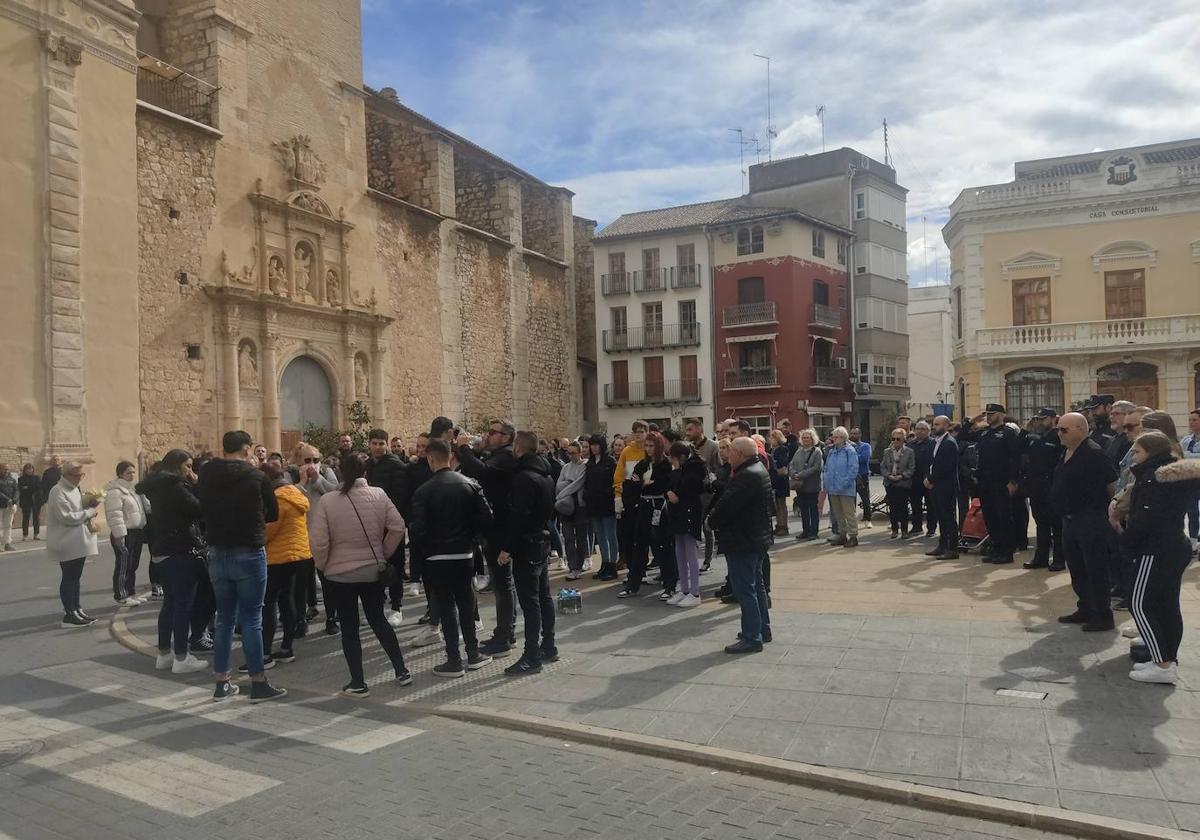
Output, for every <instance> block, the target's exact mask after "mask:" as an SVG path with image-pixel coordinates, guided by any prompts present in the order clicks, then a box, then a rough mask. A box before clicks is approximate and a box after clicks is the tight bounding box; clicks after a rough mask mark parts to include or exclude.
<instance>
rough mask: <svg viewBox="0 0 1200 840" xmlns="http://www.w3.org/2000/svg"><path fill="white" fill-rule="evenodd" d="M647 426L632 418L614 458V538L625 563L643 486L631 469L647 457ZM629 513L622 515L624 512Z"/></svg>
mask: <svg viewBox="0 0 1200 840" xmlns="http://www.w3.org/2000/svg"><path fill="white" fill-rule="evenodd" d="M648 428H649V427H648V426H647V425H646V422H645V421H644V420H634V421H633V426H632V429H631V433H630V435H629V438H628V440H626V441H625V448H624V449H622V450H621V457H620V458H618V459H617V468H616V470H614V471H613V493H614V495H615V499H614V503H615V505H616V509H617V541H618V543H619V546H620V549H621V561H622V562H627V558H628V557H629V553H630V551H632V549H633V532H634V526H635V524H636V522H637V516H636V515H635V514H636V511H637V506H638V501H639V500H640V499H641V497H642V486H641V484H639V483H638V482H637V481H635V480H634V475H633V468H634V467H636V466H637V465H638V462H639V461H641V460H642V459H643V458H645V457H646V449H645V446H644V444H645V443H646V431H647V429H648ZM626 510H628V511H629V515H628V516H625V515H624V513H625V511H626Z"/></svg>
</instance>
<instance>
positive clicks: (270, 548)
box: [262, 461, 312, 668]
mask: <svg viewBox="0 0 1200 840" xmlns="http://www.w3.org/2000/svg"><path fill="white" fill-rule="evenodd" d="M262 470H263V472H265V473H266V474H267V478H269V479H270V480H271V485H272V486H273V487H274V488H275V498H276V499H277V500H278V501H279V518H278V519H276V520H275V521H274V522H268V523H267V594H266V597H265V598H264V599H263V601H264V603H263V617H262V634H263V651H264V653H265V655H264V656H263V665H264V667H265V668H274V667H275V663H276V662H294V661H295V660H296V655H295V654H294V653H293V652H292V640H293V638H294V637H295V633H296V601H295V596H294V594H293V588H294V587H295V582H296V573H297V572H298V571H299V570H300V568H301V565H302V563H301V561H303V560H308V559H309V558H310V557H312V550H311V549H310V548H309V545H308V497H307V496H305V495H304V493H303V492H302V491H301V490H300V488H299V487H297V486H296V485H294V484H292V483H290V482H289V481H288V479H287V478H286V477H285V475H284V472H283V467H282V466H280V464H279V463H278V462H276V461H267V462H266V463H264V464H263V465H262ZM277 610H278V612H277ZM277 615H278V621H279V623H280V624H282V625H283V640H282V641H281V642H280V645H279V650H277V651H275V652H273V653H272V652H271V646H272V644H273V643H274V640H275V625H276V616H277Z"/></svg>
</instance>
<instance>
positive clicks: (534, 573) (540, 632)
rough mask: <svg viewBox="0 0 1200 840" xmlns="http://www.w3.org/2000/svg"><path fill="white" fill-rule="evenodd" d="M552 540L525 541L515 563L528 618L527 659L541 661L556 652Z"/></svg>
mask: <svg viewBox="0 0 1200 840" xmlns="http://www.w3.org/2000/svg"><path fill="white" fill-rule="evenodd" d="M549 557H550V543H549V541H548V540H547V541H544V542H542V541H537V542H533V541H530V542H526V543H524V544H522V545H521V546H520V547H519V548H518V549H517V553H516V555H515V556H514V557H513V560H512V564H511V565H512V572H513V580H514V581H515V582H516V585H517V600H518V601H519V602H520V604H521V614H522V615H523V616H524V618H525V653H524V656H525V659H526V660H527V661H529V662H540V661H541V656H542V651H547V652H550V651H554V650H555V645H554V599H553V598H551V597H550V568H549V565H548V563H547V560H548V559H549Z"/></svg>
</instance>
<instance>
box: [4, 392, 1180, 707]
mask: <svg viewBox="0 0 1200 840" xmlns="http://www.w3.org/2000/svg"><path fill="white" fill-rule="evenodd" d="M1188 422H1189V428H1190V433H1189V434H1188V435H1187V436H1186V437H1184V438H1183V439H1182V440H1180V439H1179V437H1178V435H1177V434H1176V429H1175V425H1174V423H1173V421H1172V418H1171V417H1170V415H1168V414H1166V413H1165V412H1160V411H1154V410H1152V409H1150V408H1149V407H1145V406H1135V405H1133V404H1131V403H1125V402H1121V401H1115V400H1113V399H1112V398H1111V397H1108V396H1106V395H1097V396H1094V397H1093V398H1092V399H1090V400H1089V401H1088V402H1087V403H1086V404H1085V405H1084V407H1083V409H1082V410H1081V412H1071V413H1066V414H1063V415H1062V416H1059V415H1058V412H1056V411H1055V410H1053V409H1050V408H1046V409H1041V410H1040V411H1038V412H1037V413H1036V414H1035V416H1034V417H1033V418H1031V420H1030V421H1029V423H1028V424H1027V426H1026V427H1025V428H1021V427H1019V426H1018V425H1017V424H1015V423H1013V422H1011V421H1010V420H1009V418H1008V416H1007V414H1006V412H1005V410H1004V407H1003V406H1001V405H998V404H990V405H988V406H987V407H986V410H985V411H984V413H983V414H981V415H979V416H978V417H976V418H974V419H972V420H971V421H970V422H968V423H965V424H963V425H961V426H960V425H958V424H954V423H952V422H951V421H950V419H949V418H947V417H944V416H939V417H934V418H932V421H929V422H927V421H925V420H919V421H917V422H915V423H913V422H912V421H911V420H910V419H909V418H906V417H902V418H900V419H899V421H898V422H897V425H896V428H895V429H894V430H893V431H892V432H891V434H890V436H889V445H888V446H887V447H886V448H884V450H883V451H882V453H879V455H878V457H877V458H876V457H874V454H875V453H873V452H872V449H871V446H870V444H869V443H867V442H866V441H864V440H863V439H862V435H861V434H860V432H859V430H858V429H846V428H845V427H840V426H839V427H837V428H834V429H833V430H832V431H830V432H829V433H828V435H826V436H825V438H824V440H822V437H821V435H819V434H818V432H817V431H816V430H814V429H801V430H799V431H793V430H792V428H791V426H790V423H789V422H788V421H787V420H784V421H783V422H781V423H780V424H779V427H778V428H776V429H773V430H771V431H770V433H769V434H768V435H767V436H765V437H764V436H763V435H760V434H755V433H754V430H753V429H752V428H751V426H750V425H749V424H748V423H747V422H746V421H744V420H737V419H730V420H726V421H723V422H721V423H720V424H718V427H717V429H716V431H715V435H714V436H713V437H709V436H708V435H707V434H706V432H705V429H704V426H703V424H702V423H701V422H699V421H698V420H691V421H688V422H687V423H686V424H685V425H684V428H683V430H682V432H680V431H676V430H674V429H670V428H658V427H657V426H655V425H653V424H650V423H646V422H643V421H635V422H634V423H633V424H632V427H631V429H630V431H629V433H628V434H627V435H625V434H618V435H616V436H614V437H613V439H612V440H611V441H610V440H608V439H607V438H606V437H605V436H603V435H592V436H581V437H579V438H577V439H574V440H572V439H566V438H564V439H561V440H545V439H539V438H538V437H537V436H536V435H534V434H533V433H531V432H528V431H518V430H517V429H516V428H515V427H514V426H513V425H512V424H511V423H509V422H507V421H504V420H500V419H497V420H493V421H492V422H491V423H489V424H488V429H487V432H486V434H485V435H482V436H472V435H469V434H466V433H464V432H463V431H462V430H461V429H459V428H458V427H457V426H456V425H455V424H454V423H453V422H452V421H451V420H449V419H447V418H445V417H438V418H435V419H434V420H433V421H432V423H431V425H430V430H429V432H427V433H422V434H421V435H420V436H418V438H417V439H416V440H415V441H413V443H412V445H411V446H405V444H404V442H403V441H402V440H401V439H400V438H399V437H389V435H388V434H387V433H386V432H385V431H383V430H381V429H373V430H371V431H370V433H369V434H368V435H367V439H366V447H365V448H366V451H365V452H362V451H358V450H357V449H356V448H355V446H354V442H353V439H352V438H351V437H350V436H349V435H345V436H342V437H341V438H340V439H339V440H338V448H337V452H336V454H334V455H332V456H330V457H323V455H322V453H321V452H320V451H318V450H317V449H316V448H315V447H313V446H312V445H310V444H307V443H301V444H300V445H298V446H297V447H296V448H295V449H294V451H293V452H292V453H290V456H289V457H287V458H285V457H284V456H283V455H282V454H281V453H272V452H268V451H267V450H266V448H265V447H263V446H261V445H259V446H255V445H254V444H253V442H252V441H251V438H250V436H249V435H248V434H246V433H245V432H241V431H234V432H229V433H227V434H226V435H225V436H224V439H223V442H222V449H223V452H222V453H221V455H220V456H217V457H214V456H212V455H210V454H203V455H195V456H193V455H192V454H191V453H189V452H187V451H186V450H182V449H177V450H172V451H171V452H168V453H167V454H166V455H164V456H163V458H162V460H161V461H159V462H157V463H155V464H154V465H152V466H151V468H150V469H149V471H148V474H147V475H146V477H145V478H143V479H142V480H141V481H140V482H139V481H137V479H136V468H135V466H134V465H133V464H132V463H130V462H128V461H122V462H121V463H119V464H118V465H117V467H116V476H115V477H114V478H113V479H112V480H110V481H109V482H108V483H107V484H106V485H105V489H104V493H103V494H102V495H99V494H88V493H83V492H81V491H80V482H81V481H82V479H83V477H84V470H83V467H82V466H80V465H78V464H66V465H61V464H59V463H58V462H57V461H55V462H54V463H52V465H51V467H50V468H49V469H48V470H47V471H46V472H45V473H44V474H43V475H41V476H36V475H35V474H34V471H33V468H32V466H30V465H26V467H25V469H23V470H22V474H21V476H20V479H19V480H18V481H13V480H10V479H12V478H13V477H12V476H10V475H9V474H8V473H7V470H4V471H3V472H0V502H3V501H4V500H5V499H8V500H9V502H8V506H9V507H15V506H17V505H19V506H20V507H21V509H22V510H23V511H25V510H27V509H28V510H29V515H28V516H27V517H25V518H26V519H27V523H26V525H32V527H33V529H34V535H35V538H36V537H37V536H38V535H39V525H38V515H37V512H38V511H37V509H38V508H40V506H41V505H42V504H43V502H42V500H43V499H44V500H45V501H44V504H45V506H46V508H47V528H48V533H47V539H48V542H47V550H48V553H49V554H50V556H51V558H53V559H55V560H56V561H58V563H59V565H60V567H61V579H60V597H61V600H62V604H63V611H64V614H63V618H62V626H63V627H86V626H88V625H90V624H91V623H92V622H93V621H94V619H93V618H92V617H91V616H90V615H88V613H87V612H85V611H84V610H83V609H82V607H81V605H80V603H79V601H80V596H79V579H80V575H81V573H82V570H83V565H84V562H85V558H87V557H89V556H93V555H95V554H97V546H96V542H97V533H98V531H99V528H98V527H97V526H98V523H97V516H98V514H99V511H100V509H101V506H103V510H104V513H105V520H106V521H107V523H108V528H109V540H110V542H111V544H112V548H113V554H114V567H113V577H112V586H113V598H114V600H115V601H116V602H117V603H118V604H121V605H124V606H136V605H138V604H141V603H144V602H145V601H146V600H148V598H158V599H160V600H161V604H160V611H159V618H158V649H159V655H158V658H157V661H156V667H157V668H159V669H160V670H170V671H172V672H173V673H177V674H179V673H192V672H198V671H202V670H207V669H208V668H209V667H210V663H209V662H206V661H205V660H204V659H202V658H201V657H202V656H208V657H211V668H212V672H213V674H214V680H215V688H214V700H223V699H227V698H229V697H232V696H234V695H235V694H237V693H238V685H237V684H236V683H235V682H233V681H232V680H231V676H232V673H231V652H232V647H233V639H234V636H235V635H238V636H240V638H241V646H242V650H243V654H244V658H245V662H244V664H243V665H242V666H241V667H240V669H239V670H240V671H241V672H242V673H245V674H248V675H249V677H250V691H249V694H250V701H251V702H261V701H264V700H271V699H274V698H276V697H281V696H283V695H284V694H285V693H286V692H285V690H284V689H282V688H278V687H275V686H273V685H272V684H271V683H270V682H269V681H268V679H267V677H266V671H268V670H270V669H271V668H273V667H275V665H276V664H277V663H290V662H292V661H294V660H295V658H296V653H295V642H296V640H297V639H300V638H302V637H304V636H305V635H307V634H308V628H309V623H310V622H312V621H315V620H316V619H317V617H318V616H319V615H320V610H319V609H318V606H321V607H322V608H323V610H324V615H325V631H326V633H327V634H328V635H330V636H340V639H341V644H342V650H343V654H344V656H345V660H346V663H347V668H348V671H349V676H350V681H349V682H348V683H347V684H346V685H345V686H344V687H343V689H342V692H343V693H344V694H347V695H349V696H364V695H366V694H368V693H369V688H368V684H367V680H366V674H365V673H364V670H363V657H362V643H361V637H360V627H361V626H362V625H363V624H365V625H366V626H369V627H370V629H371V631H372V633H373V634H374V635H375V637H376V639H377V640H378V641H379V643H380V645H381V647H382V648H383V650H384V652H385V653H386V654H387V656H388V658H389V660H390V662H391V665H392V669H393V672H394V677H395V679H396V680H397V681H398V683H399V684H400V685H407V684H408V683H410V682H411V681H412V675H411V674H410V672H409V671H408V669H407V667H406V665H405V661H404V655H403V652H402V650H401V645H400V643H399V641H398V639H397V636H396V632H395V631H396V628H398V627H399V626H400V625H401V623H402V621H403V616H402V612H401V608H402V605H403V601H404V597H405V595H406V594H408V595H409V597H410V598H411V597H414V596H418V595H421V594H423V595H424V596H425V610H424V614H423V615H422V616H421V618H420V622H419V623H420V624H421V625H423V630H422V631H421V632H420V633H419V634H418V636H417V637H416V638H415V639H413V640H412V644H413V645H414V646H424V645H429V644H434V643H436V642H437V641H439V640H440V641H442V642H443V644H444V646H445V652H446V657H445V661H444V662H442V663H441V664H439V665H437V666H436V667H434V668H433V670H432V673H433V674H434V675H435V676H438V677H445V678H455V677H462V676H464V675H465V673H466V672H467V671H471V670H475V669H478V668H481V667H483V666H484V665H486V664H488V663H489V662H491V661H492V660H493V659H494V658H501V657H506V656H509V655H511V654H513V653H514V652H515V651H516V649H517V646H518V633H517V618H518V608H519V611H520V615H521V617H522V624H523V627H522V630H523V633H522V634H521V635H522V637H523V641H522V642H521V649H520V651H519V655H518V656H517V657H516V659H515V661H514V662H513V663H512V664H511V665H509V667H507V668H506V669H505V673H506V674H509V675H511V676H520V675H524V674H532V673H538V672H539V671H540V670H541V669H542V665H543V663H545V662H553V661H555V660H556V659H557V658H558V649H557V646H556V644H555V619H556V615H555V613H556V610H555V602H554V599H553V598H552V596H551V590H550V578H549V572H550V566H551V562H552V561H553V560H557V562H558V564H559V569H560V570H561V571H565V573H566V574H565V579H566V580H567V581H575V580H578V579H579V578H580V577H581V576H582V575H584V574H585V573H587V572H589V571H592V567H591V564H592V557H593V555H595V554H597V553H598V554H599V559H600V565H599V568H598V569H596V570H595V572H594V573H593V574H592V577H593V578H594V579H597V580H600V581H615V580H617V579H619V578H620V579H621V585H620V587H619V589H618V590H617V597H618V598H620V599H628V598H633V597H635V596H638V595H639V594H640V592H641V589H642V587H643V586H645V585H646V584H647V583H648V582H649V583H650V584H651V585H654V586H657V588H658V590H659V591H658V592H657V597H658V599H659V600H661V601H662V602H664V603H665V604H666V605H669V606H672V607H677V608H681V609H688V608H694V607H697V606H699V605H700V604H701V603H702V602H703V600H704V598H705V595H704V593H703V592H702V590H701V585H700V579H701V576H703V575H704V574H706V573H707V572H708V571H709V569H710V566H711V563H712V558H713V555H714V553H720V554H722V555H723V556H724V557H725V560H726V566H727V571H728V577H727V578H726V580H725V581H724V583H723V584H721V585H720V586H719V587H718V588H717V589H716V590H715V591H714V592H712V597H716V598H719V599H720V600H721V601H722V602H725V603H731V604H734V603H736V604H738V605H739V606H740V609H741V626H740V632H739V633H738V634H737V638H736V639H735V640H733V641H731V643H730V644H729V645H728V646H727V647H726V648H725V650H726V651H727V652H729V653H733V654H741V653H753V652H757V651H761V650H762V647H763V645H764V644H766V643H770V642H771V640H772V637H771V623H770V608H771V597H770V590H771V574H770V569H771V566H770V554H769V548H770V547H771V545H772V544H773V543H774V542H775V540H777V539H779V538H781V537H784V536H787V535H789V525H788V510H789V498H791V504H792V510H793V511H794V512H795V514H796V517H797V518H798V519H799V528H800V532H799V533H798V534H796V535H795V539H796V540H798V541H801V542H811V541H814V540H818V539H820V537H821V531H822V524H823V521H824V518H825V510H826V508H828V516H829V523H828V530H829V536H828V538H827V540H826V542H827V544H829V545H832V546H839V547H842V548H847V549H851V548H854V547H856V546H858V544H859V539H858V538H859V527H860V525H861V526H864V527H868V528H869V527H871V519H872V515H873V513H875V512H876V511H877V510H881V509H883V508H886V510H887V515H888V520H889V524H890V529H891V534H890V536H891V539H894V540H900V539H913V538H916V537H919V536H922V535H924V536H927V537H933V536H937V539H938V541H937V544H936V545H935V546H933V547H932V548H931V549H930V550H929V551H927V552H925V553H926V555H927V556H929V557H931V558H936V559H941V560H955V559H959V557H960V550H961V548H960V528H961V527H962V526H963V524H964V522H965V521H966V520H967V519H968V518H970V517H971V516H973V515H974V510H975V508H976V507H978V508H979V509H980V512H981V514H982V517H983V519H984V520H985V522H986V527H987V537H986V539H985V540H984V541H983V543H982V545H980V546H979V548H980V549H981V551H980V555H981V559H982V560H983V562H987V563H991V564H1010V563H1013V562H1015V560H1014V554H1015V553H1016V552H1018V551H1022V550H1027V549H1028V548H1029V545H1028V536H1027V534H1028V531H1029V516H1030V514H1029V511H1030V509H1032V515H1033V519H1034V522H1035V525H1036V528H1035V533H1036V542H1035V546H1034V550H1033V553H1032V556H1031V557H1030V558H1029V559H1028V560H1027V561H1025V562H1024V567H1025V568H1027V569H1042V568H1044V569H1049V570H1062V569H1067V570H1069V573H1070V577H1071V585H1072V587H1073V589H1074V593H1075V595H1076V598H1077V608H1076V610H1075V611H1074V612H1073V613H1071V614H1070V615H1066V616H1063V617H1061V618H1060V619H1059V621H1060V622H1062V623H1065V624H1079V625H1081V626H1082V629H1083V630H1084V631H1086V632H1098V631H1108V630H1113V629H1114V628H1115V621H1114V613H1113V610H1114V606H1113V604H1114V599H1115V602H1116V608H1118V609H1128V610H1130V611H1131V613H1132V615H1133V618H1134V622H1135V625H1136V628H1137V631H1136V633H1137V637H1136V638H1134V639H1133V641H1132V643H1131V651H1130V653H1131V657H1132V658H1133V659H1134V662H1135V664H1134V667H1133V669H1132V670H1131V672H1130V677H1131V678H1132V679H1134V680H1136V681H1139V682H1159V683H1173V682H1175V680H1176V679H1177V678H1178V664H1177V653H1178V647H1179V642H1180V639H1181V637H1182V632H1183V626H1182V617H1181V614H1180V610H1179V594H1180V587H1181V581H1182V576H1183V572H1184V570H1185V568H1186V567H1187V565H1188V563H1189V562H1190V560H1191V557H1192V554H1193V551H1194V544H1195V540H1196V537H1197V529H1198V528H1200V515H1198V512H1197V500H1198V499H1200V409H1198V410H1197V411H1193V412H1192V413H1191V415H1190V416H1189V420H1188ZM872 469H876V470H877V471H878V473H879V475H880V477H881V479H882V483H883V488H884V494H883V497H882V499H873V498H872V493H871V489H870V475H871V471H872ZM27 491H28V492H27ZM976 499H977V500H978V502H973V501H972V500H976ZM1185 517H1186V519H1187V527H1188V529H1189V532H1190V537H1191V539H1190V540H1189V537H1188V536H1187V535H1185V531H1184V527H1183V523H1184V519H1185ZM143 546H148V548H149V555H150V564H149V565H150V580H151V590H150V593H149V596H148V597H143V596H139V595H138V594H137V587H136V575H137V570H138V566H139V563H140V556H141V554H142V549H143ZM651 575H653V577H652V578H651ZM482 592H490V593H491V594H493V595H494V601H495V618H494V625H493V629H492V632H491V634H490V635H489V636H488V637H487V638H486V639H484V638H481V634H482V633H483V630H484V623H483V622H482V621H481V618H480V614H479V604H478V594H479V593H482ZM318 596H320V598H319V599H318ZM360 607H361V619H360ZM277 637H278V639H277ZM277 641H278V647H276V642H277Z"/></svg>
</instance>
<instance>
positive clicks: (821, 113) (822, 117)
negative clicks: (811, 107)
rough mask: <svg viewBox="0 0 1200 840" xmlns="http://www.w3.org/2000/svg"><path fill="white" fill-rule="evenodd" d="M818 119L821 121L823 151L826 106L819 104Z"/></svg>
mask: <svg viewBox="0 0 1200 840" xmlns="http://www.w3.org/2000/svg"><path fill="white" fill-rule="evenodd" d="M817 119H818V120H820V121H821V151H822V152H823V151H825V106H824V105H818V106H817Z"/></svg>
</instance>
